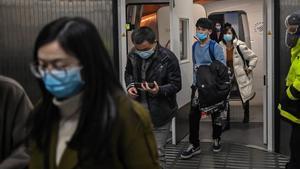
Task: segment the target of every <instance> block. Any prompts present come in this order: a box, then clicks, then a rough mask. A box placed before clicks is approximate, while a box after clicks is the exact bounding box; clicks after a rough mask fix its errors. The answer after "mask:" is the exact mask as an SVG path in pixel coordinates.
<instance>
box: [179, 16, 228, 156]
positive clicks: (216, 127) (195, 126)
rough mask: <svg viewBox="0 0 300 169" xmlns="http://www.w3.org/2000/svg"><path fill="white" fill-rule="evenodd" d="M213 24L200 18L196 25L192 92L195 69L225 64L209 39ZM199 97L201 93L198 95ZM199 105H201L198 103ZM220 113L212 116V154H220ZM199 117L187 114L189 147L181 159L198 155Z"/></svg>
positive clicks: (197, 112) (195, 110)
mask: <svg viewBox="0 0 300 169" xmlns="http://www.w3.org/2000/svg"><path fill="white" fill-rule="evenodd" d="M212 29H213V23H212V21H211V20H209V19H207V18H200V19H198V21H197V23H196V38H197V41H196V42H195V43H194V45H193V84H192V86H191V88H192V90H194V89H195V88H196V72H195V70H196V68H197V67H198V66H201V65H210V64H211V63H212V62H213V60H212V57H213V56H211V55H214V58H215V59H216V60H218V61H220V62H221V63H223V64H224V65H225V64H226V61H225V58H224V53H223V50H222V47H221V46H220V45H219V44H218V43H217V42H215V41H213V40H211V39H210V36H209V35H210V34H211V33H212ZM211 45H213V51H212V53H211V52H210V46H211ZM199 95H201V93H199ZM199 104H201V103H199ZM220 115H221V112H220V111H218V112H215V113H213V114H212V126H213V127H212V128H213V133H212V137H213V145H212V150H213V151H214V152H220V151H221V149H222V147H221V142H220V141H221V135H222V123H221V117H220ZM200 119H201V115H200V112H199V109H198V106H196V108H193V107H192V108H191V111H190V114H189V131H190V133H189V134H190V135H189V142H190V145H189V146H188V148H187V149H186V150H184V151H183V152H182V153H181V158H183V159H188V158H191V157H193V156H194V155H197V154H200V152H201V149H200V140H199V123H200Z"/></svg>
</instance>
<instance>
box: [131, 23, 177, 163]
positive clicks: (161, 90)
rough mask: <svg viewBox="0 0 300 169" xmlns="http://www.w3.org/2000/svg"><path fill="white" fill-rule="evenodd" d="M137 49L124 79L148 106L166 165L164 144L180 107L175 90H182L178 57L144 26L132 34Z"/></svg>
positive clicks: (135, 94) (136, 96)
mask: <svg viewBox="0 0 300 169" xmlns="http://www.w3.org/2000/svg"><path fill="white" fill-rule="evenodd" d="M131 39H132V42H133V44H134V49H133V50H132V51H131V52H130V53H129V54H128V57H127V64H126V70H125V82H126V86H127V92H128V94H129V96H131V97H132V98H134V99H136V100H137V101H139V102H140V103H142V105H144V107H146V108H147V109H149V111H150V114H151V118H152V122H153V124H154V130H153V132H154V135H155V138H156V142H157V146H158V154H159V158H160V164H161V167H162V168H166V159H165V148H164V147H165V145H166V141H167V136H168V134H169V132H170V126H171V120H172V118H173V117H174V116H175V113H176V111H177V109H178V105H177V101H176V93H178V92H179V91H180V90H181V73H180V67H179V61H178V59H177V57H176V56H175V55H174V53H173V52H171V51H170V50H169V49H167V48H164V47H162V46H161V45H160V44H159V43H158V42H157V41H156V36H155V33H154V32H153V30H152V29H151V28H149V27H141V28H139V29H136V30H134V31H133V33H132V36H131Z"/></svg>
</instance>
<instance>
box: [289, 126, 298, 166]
mask: <svg viewBox="0 0 300 169" xmlns="http://www.w3.org/2000/svg"><path fill="white" fill-rule="evenodd" d="M290 152H291V157H290V161H289V163H288V166H287V169H300V125H297V124H294V125H293V127H292V133H291V139H290Z"/></svg>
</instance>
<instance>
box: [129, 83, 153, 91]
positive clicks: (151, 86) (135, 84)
mask: <svg viewBox="0 0 300 169" xmlns="http://www.w3.org/2000/svg"><path fill="white" fill-rule="evenodd" d="M143 83H144V86H146V82H143ZM148 86H149V87H150V88H154V86H155V85H154V83H148ZM134 87H135V88H137V89H141V90H143V88H142V83H134Z"/></svg>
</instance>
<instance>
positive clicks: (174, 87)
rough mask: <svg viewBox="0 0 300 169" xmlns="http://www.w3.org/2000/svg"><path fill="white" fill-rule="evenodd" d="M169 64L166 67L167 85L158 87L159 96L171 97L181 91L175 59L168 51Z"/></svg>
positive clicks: (178, 70) (176, 60)
mask: <svg viewBox="0 0 300 169" xmlns="http://www.w3.org/2000/svg"><path fill="white" fill-rule="evenodd" d="M168 55H169V56H168V57H169V63H168V66H167V81H168V83H167V84H165V85H162V86H159V92H158V94H159V95H164V96H171V95H174V94H176V93H177V92H179V91H180V90H181V72H180V66H179V62H178V59H177V57H176V56H175V55H174V54H173V53H172V52H171V51H170V52H168Z"/></svg>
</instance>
